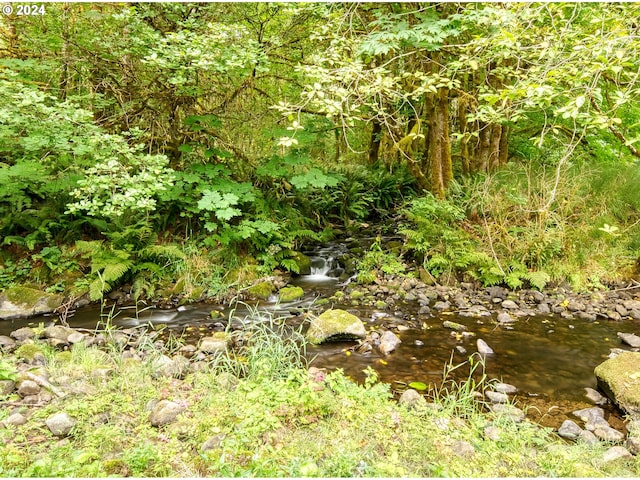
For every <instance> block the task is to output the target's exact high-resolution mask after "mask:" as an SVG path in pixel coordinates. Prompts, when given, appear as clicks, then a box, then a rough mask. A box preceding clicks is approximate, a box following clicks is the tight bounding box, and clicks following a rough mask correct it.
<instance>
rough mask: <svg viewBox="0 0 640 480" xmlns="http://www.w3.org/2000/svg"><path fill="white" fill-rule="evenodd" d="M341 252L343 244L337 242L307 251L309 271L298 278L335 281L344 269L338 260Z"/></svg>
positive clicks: (342, 251)
mask: <svg viewBox="0 0 640 480" xmlns="http://www.w3.org/2000/svg"><path fill="white" fill-rule="evenodd" d="M343 253H344V246H343V245H339V244H338V245H330V246H325V247H320V248H317V249H315V250H313V251H311V252H308V253H307V255H308V256H309V260H310V261H311V271H310V274H309V275H302V276H301V277H300V278H301V279H304V280H308V281H312V282H326V281H336V280H337V278H338V277H339V276H340V275H342V272H343V271H344V269H343V268H342V267H341V266H340V262H339V261H338V258H339V256H340V255H341V254H343Z"/></svg>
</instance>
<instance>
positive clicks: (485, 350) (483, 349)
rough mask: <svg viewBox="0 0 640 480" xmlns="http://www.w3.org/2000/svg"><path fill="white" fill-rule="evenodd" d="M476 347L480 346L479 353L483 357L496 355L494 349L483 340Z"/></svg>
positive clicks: (477, 342)
mask: <svg viewBox="0 0 640 480" xmlns="http://www.w3.org/2000/svg"><path fill="white" fill-rule="evenodd" d="M476 345H477V346H478V353H480V354H481V355H492V354H493V353H494V351H493V349H492V348H491V347H490V346H489V345H488V344H487V342H485V341H484V340H482V339H481V338H479V339H478V340H477V341H476Z"/></svg>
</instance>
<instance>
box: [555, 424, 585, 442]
mask: <svg viewBox="0 0 640 480" xmlns="http://www.w3.org/2000/svg"><path fill="white" fill-rule="evenodd" d="M581 433H582V429H581V428H580V427H579V426H578V424H577V423H576V422H574V421H573V420H565V421H564V422H562V425H560V428H558V435H560V436H561V437H562V438H566V439H568V440H577V439H578V438H579V437H580V434H581Z"/></svg>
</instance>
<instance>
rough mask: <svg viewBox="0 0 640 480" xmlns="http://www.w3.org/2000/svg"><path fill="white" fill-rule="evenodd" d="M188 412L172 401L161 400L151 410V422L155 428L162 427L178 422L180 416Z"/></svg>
mask: <svg viewBox="0 0 640 480" xmlns="http://www.w3.org/2000/svg"><path fill="white" fill-rule="evenodd" d="M185 410H186V407H185V406H183V405H180V404H179V403H176V402H172V401H170V400H160V401H159V402H158V403H156V404H155V405H154V407H153V408H152V409H151V414H150V415H149V421H150V422H151V425H153V426H154V427H160V426H162V425H167V424H169V423H173V422H175V421H176V418H177V417H178V415H180V414H181V413H182V412H184V411H185Z"/></svg>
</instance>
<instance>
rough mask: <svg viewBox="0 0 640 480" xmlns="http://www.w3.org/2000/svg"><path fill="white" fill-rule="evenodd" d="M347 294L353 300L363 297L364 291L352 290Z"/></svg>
mask: <svg viewBox="0 0 640 480" xmlns="http://www.w3.org/2000/svg"><path fill="white" fill-rule="evenodd" d="M349 296H350V297H351V298H352V299H353V300H358V299H360V298H362V297H364V292H363V291H362V290H354V291H353V292H351V293H350V294H349Z"/></svg>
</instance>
